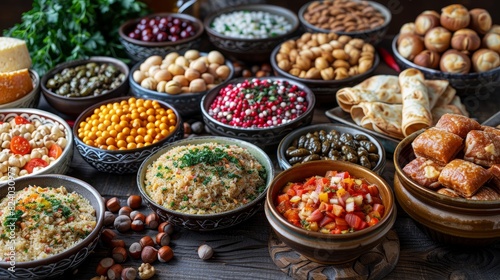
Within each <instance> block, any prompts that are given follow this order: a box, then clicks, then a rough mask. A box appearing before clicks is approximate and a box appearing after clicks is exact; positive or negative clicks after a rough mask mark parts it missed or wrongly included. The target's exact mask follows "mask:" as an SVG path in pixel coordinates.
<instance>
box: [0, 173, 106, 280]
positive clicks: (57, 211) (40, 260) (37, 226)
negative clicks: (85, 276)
mask: <svg viewBox="0 0 500 280" xmlns="http://www.w3.org/2000/svg"><path fill="white" fill-rule="evenodd" d="M0 197H1V198H2V199H0V222H1V224H2V226H1V227H0V279H46V278H54V277H61V276H62V275H64V274H65V273H71V271H73V270H74V269H76V268H77V267H78V266H79V265H81V264H82V262H83V261H84V260H85V259H86V258H87V257H88V256H89V254H90V253H91V252H92V251H93V249H94V248H95V246H96V245H97V243H98V241H99V236H100V234H101V229H102V225H103V220H104V211H105V208H104V202H103V199H102V197H101V195H100V194H99V193H98V192H97V190H95V189H94V188H93V187H92V186H91V185H89V184H87V183H86V182H84V181H82V180H80V179H77V178H73V177H70V176H66V175H59V174H48V175H37V176H29V177H21V178H19V179H18V180H16V181H15V184H6V185H3V186H2V187H1V188H0Z"/></svg>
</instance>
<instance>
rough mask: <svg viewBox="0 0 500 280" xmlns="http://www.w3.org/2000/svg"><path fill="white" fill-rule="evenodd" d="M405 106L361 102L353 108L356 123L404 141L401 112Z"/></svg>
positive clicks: (353, 117) (352, 113)
mask: <svg viewBox="0 0 500 280" xmlns="http://www.w3.org/2000/svg"><path fill="white" fill-rule="evenodd" d="M402 107H403V105H401V104H387V103H383V102H361V103H359V104H357V105H354V106H352V108H351V117H352V119H353V120H354V122H355V123H356V124H357V125H359V126H361V127H364V128H367V129H371V130H373V131H376V132H379V133H382V134H385V135H388V136H390V137H394V138H398V139H403V138H404V137H403V133H402V131H401V119H402V117H401V112H402Z"/></svg>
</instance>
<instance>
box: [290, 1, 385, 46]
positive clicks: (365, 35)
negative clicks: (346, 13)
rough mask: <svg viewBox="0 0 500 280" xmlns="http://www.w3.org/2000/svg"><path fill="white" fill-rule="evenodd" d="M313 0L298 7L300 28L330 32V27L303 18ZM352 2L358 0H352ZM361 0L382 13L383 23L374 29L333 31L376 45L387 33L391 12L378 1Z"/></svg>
mask: <svg viewBox="0 0 500 280" xmlns="http://www.w3.org/2000/svg"><path fill="white" fill-rule="evenodd" d="M313 2H314V1H310V2H308V3H306V4H304V5H302V7H300V9H299V12H298V17H299V21H300V23H301V26H302V28H304V30H305V31H306V32H311V33H330V32H333V31H332V30H330V29H323V28H319V27H317V26H314V25H312V24H311V23H309V22H308V21H307V20H306V19H305V18H304V13H305V11H306V10H307V8H308V7H309V5H311V3H313ZM353 2H358V0H353ZM363 2H368V3H369V4H370V5H371V6H372V7H374V8H375V9H377V10H378V11H380V12H381V13H382V15H383V16H384V17H385V21H384V23H383V24H382V25H381V26H379V27H377V28H374V29H369V30H364V31H352V32H342V31H335V33H337V34H339V35H348V36H351V37H353V38H361V39H363V40H364V41H365V42H368V43H370V44H372V45H376V44H378V43H380V42H381V41H382V39H384V36H385V34H386V33H387V29H388V28H389V24H390V23H391V19H392V14H391V12H390V11H389V9H387V7H385V6H384V5H382V4H380V3H377V2H374V1H363Z"/></svg>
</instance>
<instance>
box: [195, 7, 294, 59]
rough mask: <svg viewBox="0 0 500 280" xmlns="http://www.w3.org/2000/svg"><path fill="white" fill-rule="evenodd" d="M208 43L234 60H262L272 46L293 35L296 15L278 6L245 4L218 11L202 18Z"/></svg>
mask: <svg viewBox="0 0 500 280" xmlns="http://www.w3.org/2000/svg"><path fill="white" fill-rule="evenodd" d="M203 23H204V26H205V30H206V32H207V34H208V38H209V39H210V42H211V43H212V44H213V45H214V46H215V47H216V48H217V49H218V50H220V51H221V52H223V53H224V54H225V55H228V56H230V57H232V58H234V59H236V60H241V61H252V62H256V61H259V62H265V61H269V55H270V54H271V52H272V50H273V49H274V47H275V46H277V45H278V44H279V43H281V42H283V41H285V40H286V39H288V38H291V37H293V36H295V33H296V31H297V30H298V28H299V19H298V17H297V15H296V14H295V13H294V12H292V11H290V10H288V9H286V8H283V7H280V6H275V5H269V4H248V5H239V6H232V7H228V8H225V9H222V10H219V11H217V12H215V13H213V14H211V15H209V16H207V17H206V18H205V20H204V22H203Z"/></svg>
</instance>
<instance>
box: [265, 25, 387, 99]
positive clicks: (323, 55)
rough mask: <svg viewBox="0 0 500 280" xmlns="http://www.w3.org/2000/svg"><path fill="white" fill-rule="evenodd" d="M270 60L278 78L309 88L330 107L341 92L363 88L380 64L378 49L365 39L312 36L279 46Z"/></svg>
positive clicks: (311, 34) (325, 34) (315, 34)
mask: <svg viewBox="0 0 500 280" xmlns="http://www.w3.org/2000/svg"><path fill="white" fill-rule="evenodd" d="M270 60H271V61H270V62H271V66H272V69H273V71H274V73H275V74H276V75H277V76H279V77H285V78H288V79H292V80H294V81H297V82H300V83H303V84H305V85H307V86H308V87H309V88H310V89H311V90H312V91H313V92H314V94H315V96H316V99H317V100H318V104H325V105H328V106H331V104H332V102H333V103H335V102H336V99H335V94H336V92H337V90H339V89H340V88H343V87H349V86H354V85H356V84H359V83H360V82H361V81H363V80H365V79H366V78H367V77H369V76H370V75H371V74H372V73H373V71H375V69H376V68H377V66H378V64H379V57H378V54H377V52H376V51H375V47H374V46H373V45H372V44H370V43H367V42H365V41H364V40H363V39H360V38H353V37H350V36H348V35H338V34H336V33H309V32H306V33H304V34H302V35H301V36H300V37H296V38H292V39H289V40H287V41H285V42H283V43H281V44H279V45H278V46H276V47H275V48H274V50H273V52H272V53H271V58H270Z"/></svg>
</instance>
